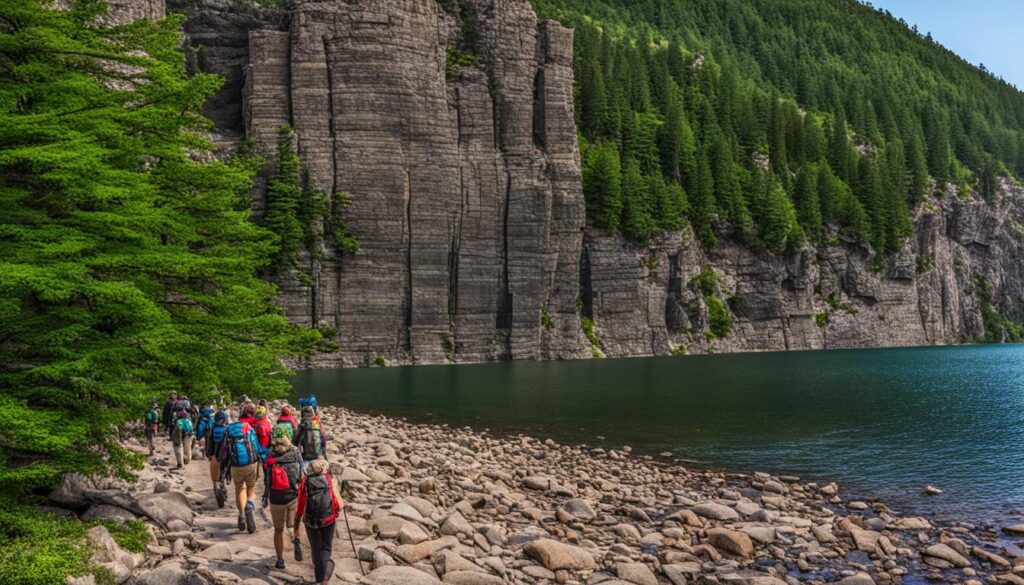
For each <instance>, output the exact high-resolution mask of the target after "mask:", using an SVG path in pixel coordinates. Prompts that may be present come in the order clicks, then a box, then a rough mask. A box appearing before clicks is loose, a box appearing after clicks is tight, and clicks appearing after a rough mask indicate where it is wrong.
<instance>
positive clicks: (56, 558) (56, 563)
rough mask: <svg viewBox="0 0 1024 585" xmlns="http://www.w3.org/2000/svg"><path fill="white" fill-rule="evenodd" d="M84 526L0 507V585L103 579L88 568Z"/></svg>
mask: <svg viewBox="0 0 1024 585" xmlns="http://www.w3.org/2000/svg"><path fill="white" fill-rule="evenodd" d="M91 556H92V549H91V547H90V546H89V540H88V538H87V536H86V525H85V524H83V523H82V522H80V521H79V520H78V519H76V518H70V519H69V518H56V517H54V516H51V515H49V514H43V513H41V512H39V511H37V510H36V509H35V508H33V507H31V506H25V505H18V504H13V505H12V504H10V503H8V504H5V505H4V506H2V507H0V583H5V584H10V585H52V584H53V583H64V581H65V578H66V577H67V576H68V575H72V576H82V575H88V574H93V575H96V576H97V577H100V578H101V580H102V577H104V576H105V575H104V574H103V573H102V572H99V571H97V567H93V566H92V565H91V564H90V557H91Z"/></svg>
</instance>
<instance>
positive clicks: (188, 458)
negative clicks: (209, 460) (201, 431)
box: [181, 435, 192, 465]
mask: <svg viewBox="0 0 1024 585" xmlns="http://www.w3.org/2000/svg"><path fill="white" fill-rule="evenodd" d="M181 448H182V450H183V451H184V452H185V465H188V464H189V463H191V462H192V436H191V435H185V436H184V437H182V438H181Z"/></svg>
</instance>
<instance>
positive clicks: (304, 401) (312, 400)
mask: <svg viewBox="0 0 1024 585" xmlns="http://www.w3.org/2000/svg"><path fill="white" fill-rule="evenodd" d="M305 406H312V407H313V410H314V411H315V410H316V396H313V395H312V394H311V395H309V396H307V397H306V398H299V408H300V409H301V408H303V407H305Z"/></svg>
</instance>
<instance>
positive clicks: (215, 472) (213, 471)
mask: <svg viewBox="0 0 1024 585" xmlns="http://www.w3.org/2000/svg"><path fill="white" fill-rule="evenodd" d="M218 479H220V464H219V463H217V458H216V457H211V458H210V481H212V482H213V486H214V487H217V480H218Z"/></svg>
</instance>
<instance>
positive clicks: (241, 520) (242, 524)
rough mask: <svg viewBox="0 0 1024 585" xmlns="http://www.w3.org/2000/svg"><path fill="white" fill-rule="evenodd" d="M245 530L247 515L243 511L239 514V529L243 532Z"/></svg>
mask: <svg viewBox="0 0 1024 585" xmlns="http://www.w3.org/2000/svg"><path fill="white" fill-rule="evenodd" d="M243 530H245V516H243V515H242V514H241V513H239V514H238V531H239V532H241V531H243Z"/></svg>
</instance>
